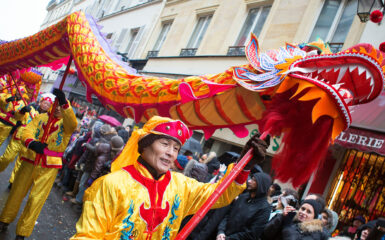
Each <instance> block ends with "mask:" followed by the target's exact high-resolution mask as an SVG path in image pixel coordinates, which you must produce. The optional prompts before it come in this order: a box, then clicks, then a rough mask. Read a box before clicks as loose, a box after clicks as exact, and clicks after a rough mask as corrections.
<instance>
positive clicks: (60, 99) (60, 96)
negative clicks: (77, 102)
mask: <svg viewBox="0 0 385 240" xmlns="http://www.w3.org/2000/svg"><path fill="white" fill-rule="evenodd" d="M52 93H53V95H55V96H56V97H57V100H58V102H59V105H60V106H61V105H64V104H67V99H66V95H65V94H64V92H63V91H62V90H60V89H58V88H55V89H54V90H53V92H52Z"/></svg>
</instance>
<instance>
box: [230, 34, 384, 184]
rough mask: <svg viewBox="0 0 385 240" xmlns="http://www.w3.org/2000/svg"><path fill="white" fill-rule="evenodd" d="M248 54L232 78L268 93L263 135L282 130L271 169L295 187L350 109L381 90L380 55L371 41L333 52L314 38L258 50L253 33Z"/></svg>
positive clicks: (311, 168) (347, 122) (318, 159)
mask: <svg viewBox="0 0 385 240" xmlns="http://www.w3.org/2000/svg"><path fill="white" fill-rule="evenodd" d="M246 56H247V58H248V60H249V63H250V65H249V66H247V67H237V68H235V69H234V70H235V71H234V76H233V78H234V79H235V80H236V81H237V82H238V83H239V85H241V86H243V87H245V88H247V89H249V90H252V91H259V92H261V93H260V94H261V95H266V94H267V95H269V96H271V97H270V98H266V99H267V100H266V101H264V103H265V107H266V110H265V111H264V113H263V116H262V118H261V120H260V121H259V122H258V125H259V127H260V130H261V131H263V132H265V133H266V132H267V133H270V134H272V135H282V134H283V138H282V142H283V143H284V144H283V149H281V151H279V153H278V154H276V155H275V156H274V161H273V165H272V167H273V169H274V171H275V173H276V177H277V178H278V179H280V180H281V181H283V182H286V181H289V180H291V182H292V183H293V185H294V186H298V185H300V184H302V183H304V182H305V181H306V180H307V179H309V177H310V176H311V174H312V172H314V171H315V170H316V169H317V168H318V166H319V165H320V164H321V162H322V161H323V160H324V156H325V154H326V152H327V149H328V145H329V142H330V139H331V140H333V139H335V138H336V137H337V136H338V135H339V134H340V133H341V132H342V131H343V130H345V129H346V128H348V127H349V125H350V124H351V122H352V119H351V116H350V112H349V108H348V107H349V106H351V105H357V104H362V103H366V102H369V101H371V100H373V99H374V98H376V97H377V96H378V95H379V94H380V93H381V91H382V89H383V88H384V72H385V60H384V53H382V52H381V51H379V50H376V49H375V48H374V47H373V46H371V45H369V44H358V45H355V46H353V47H351V48H349V49H347V50H345V51H342V52H339V53H332V52H331V51H330V48H329V47H328V45H327V44H324V43H323V42H322V41H320V40H318V41H317V42H313V43H309V44H304V45H301V46H297V45H291V44H286V46H285V47H282V48H280V49H278V50H269V51H267V52H265V53H260V52H259V47H258V41H257V39H256V38H255V37H254V36H252V38H251V40H250V43H249V44H248V45H247V46H246ZM269 99H270V100H269ZM314 153H316V154H314ZM288 166H290V168H288ZM292 169H296V172H295V174H293V171H292Z"/></svg>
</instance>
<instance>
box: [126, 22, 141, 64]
mask: <svg viewBox="0 0 385 240" xmlns="http://www.w3.org/2000/svg"><path fill="white" fill-rule="evenodd" d="M144 29H145V26H142V27H140V28H139V31H138V33H137V34H136V36H135V39H134V40H133V43H132V45H131V47H130V49H127V51H128V54H127V56H128V57H129V58H132V57H133V56H134V53H135V51H136V49H137V47H138V44H139V42H140V40H141V38H142V36H143V33H144Z"/></svg>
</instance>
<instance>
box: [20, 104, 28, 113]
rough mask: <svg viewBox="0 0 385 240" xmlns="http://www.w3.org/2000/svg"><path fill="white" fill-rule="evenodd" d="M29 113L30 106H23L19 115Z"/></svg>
mask: <svg viewBox="0 0 385 240" xmlns="http://www.w3.org/2000/svg"><path fill="white" fill-rule="evenodd" d="M30 111H31V107H30V106H24V107H23V108H22V109H20V113H21V114H24V113H27V112H30Z"/></svg>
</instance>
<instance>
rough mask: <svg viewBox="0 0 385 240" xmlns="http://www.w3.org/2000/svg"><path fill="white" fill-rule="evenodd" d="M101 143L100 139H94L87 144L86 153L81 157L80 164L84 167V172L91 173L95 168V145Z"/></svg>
mask: <svg viewBox="0 0 385 240" xmlns="http://www.w3.org/2000/svg"><path fill="white" fill-rule="evenodd" d="M98 141H99V139H98V138H96V139H95V138H93V139H91V141H90V142H89V143H86V144H85V145H84V146H85V149H86V150H85V151H84V153H83V154H82V156H81V157H80V159H79V161H78V164H79V165H84V167H83V169H82V171H83V172H91V171H92V168H93V166H94V161H95V158H96V152H95V147H94V145H95V144H96V143H97V142H98Z"/></svg>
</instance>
